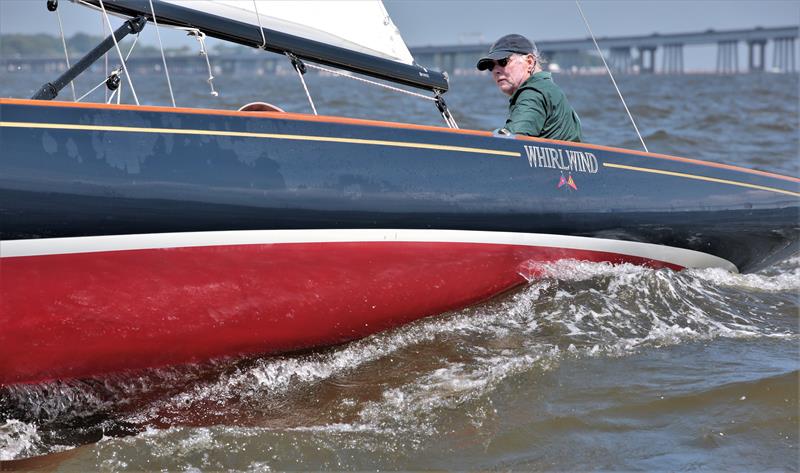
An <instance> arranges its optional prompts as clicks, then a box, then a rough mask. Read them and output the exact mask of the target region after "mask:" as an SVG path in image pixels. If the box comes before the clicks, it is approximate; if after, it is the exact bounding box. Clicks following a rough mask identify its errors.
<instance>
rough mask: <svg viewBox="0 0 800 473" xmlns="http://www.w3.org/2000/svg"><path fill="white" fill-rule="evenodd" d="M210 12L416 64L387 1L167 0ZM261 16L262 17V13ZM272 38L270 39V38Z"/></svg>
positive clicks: (361, 51) (242, 21)
mask: <svg viewBox="0 0 800 473" xmlns="http://www.w3.org/2000/svg"><path fill="white" fill-rule="evenodd" d="M162 2H163V3H170V4H173V5H177V6H181V7H183V8H188V9H192V10H197V11H202V12H204V13H208V14H210V15H215V16H219V17H222V18H228V19H230V20H235V21H238V22H241V23H246V24H250V25H254V26H258V25H259V20H260V24H261V26H262V27H264V28H266V29H270V30H275V31H279V32H281V33H286V34H290V35H293V36H298V37H301V38H306V39H311V40H314V41H319V42H321V43H326V44H329V45H332V46H337V47H340V48H344V49H348V50H351V51H356V52H360V53H365V54H369V55H371V56H377V57H380V58H383V59H389V60H392V61H396V62H401V63H403V64H412V63H413V62H414V59H413V57H412V56H411V52H409V50H408V46H406V44H405V42H404V41H403V38H402V37H401V36H400V31H398V29H397V27H396V26H395V24H394V23H393V22H392V19H391V18H390V17H389V13H388V12H387V11H386V8H385V7H384V5H383V2H381V0H344V1H324V0H323V1H320V0H256V1H252V0H250V1H248V0H162ZM256 15H258V16H256ZM267 42H269V38H267Z"/></svg>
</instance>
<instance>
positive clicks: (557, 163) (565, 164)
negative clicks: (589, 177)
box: [525, 145, 599, 174]
mask: <svg viewBox="0 0 800 473" xmlns="http://www.w3.org/2000/svg"><path fill="white" fill-rule="evenodd" d="M525 153H526V154H527V155H528V164H529V165H530V166H531V167H532V168H551V169H560V170H562V171H570V172H585V173H589V174H596V173H597V169H598V167H599V166H598V164H597V157H595V155H593V154H592V153H588V152H584V151H575V150H570V149H556V148H547V147H544V146H533V145H525Z"/></svg>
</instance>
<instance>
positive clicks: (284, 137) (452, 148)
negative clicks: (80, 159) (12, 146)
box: [0, 122, 521, 158]
mask: <svg viewBox="0 0 800 473" xmlns="http://www.w3.org/2000/svg"><path fill="white" fill-rule="evenodd" d="M0 127H6V128H37V129H55V130H81V131H111V132H125V133H171V134H176V135H204V136H233V137H240V138H268V139H275V140H297V141H320V142H327V143H350V144H360V145H377V146H396V147H399V148H417V149H433V150H439V151H458V152H462V153H475V154H491V155H497V156H511V157H514V158H519V157H520V156H521V154H520V153H519V152H517V151H498V150H494V149H482V148H467V147H463V146H448V145H435V144H429V143H410V142H405V141H385V140H366V139H361V138H339V137H333V136H309V135H284V134H276V133H251V132H245V131H220V130H191V129H185V130H182V129H175V128H138V127H126V126H104V125H73V124H67V123H26V122H0Z"/></svg>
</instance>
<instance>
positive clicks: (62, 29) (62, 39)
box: [56, 8, 77, 101]
mask: <svg viewBox="0 0 800 473" xmlns="http://www.w3.org/2000/svg"><path fill="white" fill-rule="evenodd" d="M56 17H57V18H58V29H59V31H61V44H62V45H63V46H64V59H66V60H67V69H70V68H72V66H71V65H70V63H69V52H67V40H66V38H65V37H64V26H63V25H62V24H61V12H60V11H58V8H56ZM69 86H70V87H71V88H72V100H73V101H75V97H77V95H75V82H74V81H69Z"/></svg>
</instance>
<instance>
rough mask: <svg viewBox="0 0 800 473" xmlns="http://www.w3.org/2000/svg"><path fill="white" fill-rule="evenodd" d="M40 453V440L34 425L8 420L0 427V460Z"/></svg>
mask: <svg viewBox="0 0 800 473" xmlns="http://www.w3.org/2000/svg"><path fill="white" fill-rule="evenodd" d="M41 451H42V439H41V438H40V437H39V432H38V430H37V428H36V425H35V424H28V423H25V422H21V421H19V420H16V419H8V420H6V422H5V423H4V424H3V425H0V460H14V459H17V458H23V457H29V456H33V455H37V454H39V453H40V452H41Z"/></svg>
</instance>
